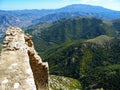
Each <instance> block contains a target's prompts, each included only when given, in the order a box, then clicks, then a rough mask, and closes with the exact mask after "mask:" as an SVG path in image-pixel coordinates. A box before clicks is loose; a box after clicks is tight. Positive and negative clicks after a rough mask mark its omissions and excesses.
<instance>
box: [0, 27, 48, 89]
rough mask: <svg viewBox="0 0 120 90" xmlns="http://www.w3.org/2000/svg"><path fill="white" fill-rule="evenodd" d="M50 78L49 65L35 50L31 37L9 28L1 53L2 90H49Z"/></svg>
mask: <svg viewBox="0 0 120 90" xmlns="http://www.w3.org/2000/svg"><path fill="white" fill-rule="evenodd" d="M31 68H32V69H31ZM48 77H49V70H48V64H47V63H43V62H42V60H41V58H40V57H39V56H38V54H37V52H36V51H35V50H34V45H33V42H32V40H31V36H29V35H25V34H24V33H23V31H22V30H21V29H20V28H17V27H9V28H8V30H7V31H6V35H5V39H4V42H3V49H2V52H1V59H0V90H48V89H49V83H48Z"/></svg>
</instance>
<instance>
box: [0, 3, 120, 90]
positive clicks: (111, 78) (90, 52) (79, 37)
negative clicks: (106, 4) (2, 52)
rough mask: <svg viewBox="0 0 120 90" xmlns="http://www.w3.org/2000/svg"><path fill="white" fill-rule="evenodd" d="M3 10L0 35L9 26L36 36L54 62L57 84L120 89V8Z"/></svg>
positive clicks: (78, 6) (87, 89)
mask: <svg viewBox="0 0 120 90" xmlns="http://www.w3.org/2000/svg"><path fill="white" fill-rule="evenodd" d="M0 14H1V15H0V37H2V36H3V35H4V32H5V30H6V28H7V27H9V26H19V27H21V28H23V30H24V31H25V33H28V34H31V35H32V37H33V41H34V44H35V48H36V50H37V51H38V54H40V56H41V57H42V59H43V61H47V62H48V63H49V69H50V74H51V75H52V76H50V77H51V79H52V81H54V82H50V83H51V87H52V88H53V89H57V90H62V89H63V90H65V89H64V87H65V88H66V87H67V89H68V90H74V89H78V88H79V89H80V90H95V89H98V90H103V89H104V90H120V86H119V83H120V81H119V80H120V11H114V10H109V9H106V8H103V7H100V6H91V5H84V4H74V5H69V6H66V7H63V8H60V9H49V10H47V9H43V10H15V11H3V10H1V11H0ZM0 46H1V44H0ZM0 48H1V47H0ZM54 75H55V76H54ZM64 76H65V77H64ZM67 77H71V78H74V79H77V81H76V80H74V79H71V78H67ZM56 82H58V83H57V84H56ZM66 82H67V84H69V85H65V83H66ZM70 82H73V83H76V85H75V86H74V85H73V84H72V83H70ZM52 84H53V85H52ZM60 85H61V86H62V87H63V88H61V86H60ZM57 87H59V89H58V88H57ZM81 88H82V89H81Z"/></svg>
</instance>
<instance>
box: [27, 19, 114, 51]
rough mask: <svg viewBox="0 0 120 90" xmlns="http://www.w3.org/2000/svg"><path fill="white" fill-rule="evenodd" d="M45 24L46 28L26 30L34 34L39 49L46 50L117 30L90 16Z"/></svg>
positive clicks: (109, 33) (111, 33)
mask: <svg viewBox="0 0 120 90" xmlns="http://www.w3.org/2000/svg"><path fill="white" fill-rule="evenodd" d="M43 25H44V28H40V26H38V27H36V28H32V29H27V30H26V32H28V33H32V34H33V40H34V42H35V47H36V49H37V50H38V51H44V50H45V49H46V48H49V47H52V46H55V45H60V44H62V43H65V42H70V41H74V40H80V39H90V38H94V37H97V36H99V35H109V36H114V35H115V30H113V29H112V28H111V27H110V26H109V25H107V24H105V23H103V21H102V20H101V19H96V18H90V17H82V18H74V19H63V20H60V21H56V22H54V23H52V24H42V26H43ZM45 26H46V27H45ZM32 31H33V32H32ZM35 32H36V33H35Z"/></svg>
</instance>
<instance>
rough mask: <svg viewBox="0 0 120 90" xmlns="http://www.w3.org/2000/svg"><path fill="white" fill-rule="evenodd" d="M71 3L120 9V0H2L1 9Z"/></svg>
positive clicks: (55, 6)
mask: <svg viewBox="0 0 120 90" xmlns="http://www.w3.org/2000/svg"><path fill="white" fill-rule="evenodd" d="M70 4H90V5H97V6H103V7H105V8H109V9H113V10H119V11H120V0H0V10H21V9H55V8H61V7H64V6H66V5H70Z"/></svg>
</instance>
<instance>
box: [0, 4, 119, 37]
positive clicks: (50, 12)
mask: <svg viewBox="0 0 120 90" xmlns="http://www.w3.org/2000/svg"><path fill="white" fill-rule="evenodd" d="M78 16H90V17H96V18H101V19H108V20H113V19H118V18H120V11H113V10H109V9H106V8H103V7H100V6H91V5H84V4H73V5H69V6H66V7H63V8H60V9H42V10H35V9H33V10H13V11H4V10H0V33H1V34H0V36H1V35H3V34H4V32H5V30H6V28H7V27H9V26H18V27H21V28H24V27H28V26H31V25H36V24H39V23H43V22H53V21H57V20H60V19H63V18H74V17H78Z"/></svg>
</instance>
